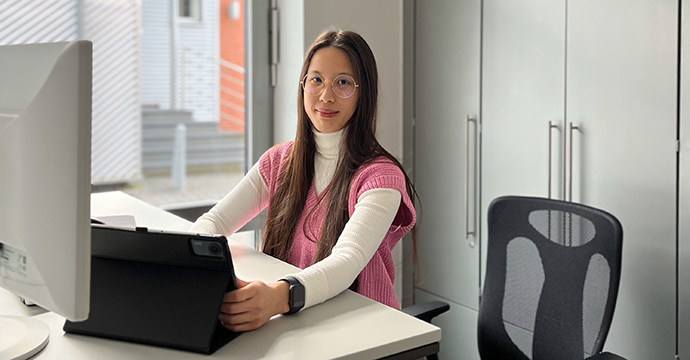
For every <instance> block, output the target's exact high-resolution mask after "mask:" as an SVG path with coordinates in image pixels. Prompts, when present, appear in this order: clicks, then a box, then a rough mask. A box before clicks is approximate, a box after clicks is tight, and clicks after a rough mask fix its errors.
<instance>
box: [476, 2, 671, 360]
mask: <svg viewBox="0 0 690 360" xmlns="http://www.w3.org/2000/svg"><path fill="white" fill-rule="evenodd" d="M508 3H509V4H508ZM484 4H485V5H484V9H485V10H484V44H483V47H484V53H483V72H482V73H483V83H482V87H483V92H482V118H483V133H482V142H483V146H482V209H483V214H485V212H486V209H487V207H488V204H489V203H490V202H491V200H493V199H494V198H495V197H497V196H500V195H507V194H511V195H533V196H548V187H549V183H548V179H549V178H550V179H551V188H552V197H554V198H559V199H565V200H570V199H572V200H573V201H577V202H580V203H584V204H587V205H591V206H594V207H598V208H601V209H604V210H607V211H609V212H611V213H612V214H614V215H615V216H616V217H617V218H618V219H619V220H620V221H621V223H622V225H623V228H624V244H623V271H622V279H621V288H620V292H619V297H618V303H617V307H616V312H615V315H614V323H613V326H612V328H611V331H610V333H609V338H608V340H607V342H606V346H605V348H606V349H609V350H611V351H613V352H615V353H618V354H620V355H622V356H624V357H626V358H627V359H629V360H635V359H640V360H643V359H673V357H674V355H675V341H676V339H675V335H676V331H675V315H676V314H675V254H676V250H675V241H676V237H675V201H676V192H675V183H676V153H675V140H676V123H677V122H676V92H677V86H676V82H677V64H676V62H677V33H678V28H677V26H678V25H677V24H678V13H677V7H678V5H677V2H674V1H672V0H638V1H635V2H629V1H625V0H609V1H596V0H586V1H585V0H578V1H573V0H571V1H568V2H567V3H566V2H564V1H510V2H509V1H485V3H484ZM547 10H548V11H547ZM549 121H552V122H553V123H555V126H556V127H554V128H553V129H549V125H548V122H549ZM571 126H572V130H571ZM549 134H550V135H551V137H552V146H551V148H550V149H549V146H548V138H549ZM556 139H557V140H556ZM549 156H550V157H551V161H550V163H551V164H552V173H551V176H549V172H548V166H549ZM483 234H486V232H483Z"/></svg>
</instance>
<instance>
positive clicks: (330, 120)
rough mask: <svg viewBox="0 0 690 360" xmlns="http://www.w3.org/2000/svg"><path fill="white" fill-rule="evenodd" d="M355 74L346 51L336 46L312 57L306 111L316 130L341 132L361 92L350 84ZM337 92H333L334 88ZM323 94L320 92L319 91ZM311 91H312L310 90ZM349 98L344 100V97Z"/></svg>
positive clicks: (305, 99)
mask: <svg viewBox="0 0 690 360" xmlns="http://www.w3.org/2000/svg"><path fill="white" fill-rule="evenodd" d="M354 77H355V74H354V71H353V69H352V64H351V63H350V59H349V58H348V57H347V55H346V54H345V52H344V51H342V50H340V49H336V48H333V47H326V48H323V49H320V50H318V51H317V52H316V53H314V56H313V57H312V60H311V64H310V65H309V69H308V70H307V76H306V78H305V79H302V81H303V82H304V86H303V88H302V89H303V90H302V91H303V95H304V109H305V110H306V112H307V115H308V116H309V119H310V120H311V123H312V124H313V125H314V127H315V128H316V130H318V131H319V132H322V133H333V132H336V131H339V130H340V129H342V128H343V127H344V126H345V124H347V122H348V121H349V120H350V117H352V114H354V112H355V110H356V109H357V101H358V100H359V89H358V88H357V87H355V84H354V83H352V84H350V83H349V82H351V81H353V80H354V81H356V80H355V79H354ZM334 87H337V88H338V89H337V90H336V91H337V92H338V94H336V92H334V90H333V88H334ZM321 88H322V89H323V92H321V93H320V94H316V95H314V94H312V93H318V91H319V90H320V89H321ZM309 89H311V90H312V91H311V92H310V91H308V90H309ZM338 95H341V96H349V97H347V98H343V97H341V96H338Z"/></svg>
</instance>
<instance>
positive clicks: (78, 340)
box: [0, 192, 441, 360]
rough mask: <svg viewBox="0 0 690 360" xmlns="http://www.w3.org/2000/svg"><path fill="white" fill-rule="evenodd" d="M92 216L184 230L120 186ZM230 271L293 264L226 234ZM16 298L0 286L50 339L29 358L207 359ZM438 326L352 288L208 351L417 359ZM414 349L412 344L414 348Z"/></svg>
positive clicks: (7, 309)
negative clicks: (86, 327) (74, 321)
mask: <svg viewBox="0 0 690 360" xmlns="http://www.w3.org/2000/svg"><path fill="white" fill-rule="evenodd" d="M91 199H92V204H91V214H92V215H93V216H108V215H125V214H128V215H134V216H135V218H136V221H137V225H138V226H146V227H149V228H153V229H162V230H187V229H188V228H189V226H190V223H189V222H188V221H186V220H184V219H182V218H179V217H177V216H175V215H172V214H170V213H167V212H165V211H163V210H160V209H158V208H156V207H154V206H151V205H149V204H146V203H144V202H141V201H139V200H137V199H135V198H133V197H130V196H129V195H126V194H124V193H122V192H110V193H101V194H94V195H92V197H91ZM229 245H230V251H231V253H232V258H233V264H234V266H235V272H236V275H237V277H239V278H240V279H244V280H262V281H265V282H272V281H275V280H277V279H279V278H281V277H282V276H284V275H286V274H288V273H290V272H293V271H294V270H295V268H294V267H293V266H291V265H289V264H286V263H284V262H282V261H279V260H276V259H274V258H272V257H270V256H268V255H265V254H263V253H261V252H258V251H256V250H254V249H252V248H249V247H246V246H244V245H241V244H239V243H236V242H234V241H232V237H231V241H229ZM41 312H42V311H37V310H36V309H32V308H29V307H26V306H24V305H23V304H21V302H20V301H19V299H18V298H17V296H15V295H13V294H11V293H9V292H7V291H5V290H4V289H0V314H3V315H24V316H33V317H34V318H36V319H39V320H41V321H43V322H45V323H46V324H48V326H49V327H50V343H49V344H48V346H46V348H45V349H44V350H43V351H42V352H41V353H39V354H38V355H37V356H36V357H35V359H37V360H45V359H74V360H82V359H83V360H87V359H88V360H91V359H115V358H117V359H207V358H208V357H209V356H208V355H201V354H196V353H191V352H186V351H179V350H172V349H167V348H160V347H154V346H147V345H140V344H134V343H128V342H120V341H115V340H108V339H100V338H95V337H89V336H82V335H73V334H65V333H64V332H63V331H62V326H63V324H64V318H62V317H60V316H58V315H56V314H53V313H51V312H47V313H41ZM440 340H441V329H439V328H438V327H436V326H433V325H431V324H427V323H425V322H423V321H420V320H418V319H415V318H413V317H411V316H408V315H406V314H404V313H402V312H400V311H397V310H394V309H391V308H389V307H387V306H385V305H382V304H380V303H378V302H375V301H373V300H370V299H368V298H366V297H364V296H361V295H359V294H357V293H355V292H352V291H349V290H347V291H345V292H343V293H342V294H340V295H338V296H336V297H335V298H333V299H331V300H328V301H326V302H325V303H323V304H321V305H318V306H315V307H313V308H310V309H307V310H305V311H303V312H301V313H299V314H296V315H293V316H276V317H274V318H273V319H271V320H270V321H269V322H268V323H267V324H266V325H264V326H263V327H261V328H260V329H258V330H255V331H251V332H247V333H244V334H242V335H240V336H239V337H238V338H236V339H234V340H233V341H231V342H230V343H228V344H227V345H225V346H224V347H223V348H221V349H220V350H218V351H217V352H216V353H214V354H213V355H211V356H210V357H211V358H223V359H281V360H284V359H300V360H306V359H334V358H338V359H377V358H383V357H388V356H391V355H395V354H397V356H398V358H406V359H416V358H418V357H422V356H424V355H426V354H428V353H430V352H435V350H437V349H438V347H437V346H438V344H437V343H438V341H440ZM417 348H421V349H419V350H417V351H416V352H415V351H414V350H413V349H417Z"/></svg>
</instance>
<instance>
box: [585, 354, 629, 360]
mask: <svg viewBox="0 0 690 360" xmlns="http://www.w3.org/2000/svg"><path fill="white" fill-rule="evenodd" d="M586 360H625V358H622V357H620V356H618V355H616V354H612V353H610V352H603V353H601V354H596V355H592V356H590V357H588V358H587V359H586Z"/></svg>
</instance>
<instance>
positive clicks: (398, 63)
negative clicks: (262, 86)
mask: <svg viewBox="0 0 690 360" xmlns="http://www.w3.org/2000/svg"><path fill="white" fill-rule="evenodd" d="M304 19H305V22H304V44H305V47H304V49H305V51H306V49H308V48H309V46H310V45H311V43H312V42H313V41H314V39H316V37H317V36H318V35H319V34H321V33H322V32H323V31H325V30H328V29H330V28H336V29H343V30H352V31H354V32H356V33H358V34H360V35H362V37H363V38H364V39H365V40H366V41H367V43H368V44H369V46H370V47H371V50H372V51H373V52H374V56H375V57H376V65H377V67H378V71H379V82H380V84H379V90H380V92H379V122H378V129H377V133H376V138H377V139H378V140H379V142H380V143H381V145H383V147H384V148H386V150H388V151H389V152H390V153H391V154H393V155H394V156H395V157H396V158H398V160H402V99H403V95H402V78H403V77H402V74H403V72H402V59H403V48H402V44H403V32H402V31H403V26H402V20H403V19H402V1H401V0H378V1H371V0H348V1H338V0H305V6H304ZM300 65H301V64H300Z"/></svg>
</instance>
